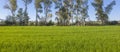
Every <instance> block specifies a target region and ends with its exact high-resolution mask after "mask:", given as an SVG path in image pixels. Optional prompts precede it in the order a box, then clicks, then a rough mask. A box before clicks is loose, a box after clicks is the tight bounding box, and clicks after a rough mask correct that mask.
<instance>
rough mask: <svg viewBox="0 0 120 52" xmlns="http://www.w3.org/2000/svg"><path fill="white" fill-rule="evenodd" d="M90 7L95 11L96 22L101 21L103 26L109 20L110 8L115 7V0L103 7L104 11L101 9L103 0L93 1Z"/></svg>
mask: <svg viewBox="0 0 120 52" xmlns="http://www.w3.org/2000/svg"><path fill="white" fill-rule="evenodd" d="M92 5H93V6H94V8H95V10H96V11H97V13H96V16H97V20H98V21H101V23H102V25H105V24H106V23H107V22H108V19H109V17H108V14H109V13H110V12H111V10H112V7H113V6H114V5H115V0H113V1H112V2H111V3H110V4H109V5H108V6H107V7H105V9H104V8H103V0H94V2H93V3H92Z"/></svg>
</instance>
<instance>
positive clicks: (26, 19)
mask: <svg viewBox="0 0 120 52" xmlns="http://www.w3.org/2000/svg"><path fill="white" fill-rule="evenodd" d="M22 1H23V2H24V5H25V11H24V18H25V19H24V21H25V24H24V25H28V21H29V16H28V13H27V9H28V5H29V4H30V3H32V0H22Z"/></svg>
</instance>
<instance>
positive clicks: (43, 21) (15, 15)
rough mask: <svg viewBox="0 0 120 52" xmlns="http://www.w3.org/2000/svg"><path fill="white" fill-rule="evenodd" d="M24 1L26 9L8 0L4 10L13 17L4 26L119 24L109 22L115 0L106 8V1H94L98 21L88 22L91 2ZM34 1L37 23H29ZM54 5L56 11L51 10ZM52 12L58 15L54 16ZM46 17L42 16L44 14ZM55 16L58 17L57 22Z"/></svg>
mask: <svg viewBox="0 0 120 52" xmlns="http://www.w3.org/2000/svg"><path fill="white" fill-rule="evenodd" d="M21 1H23V4H24V8H25V9H23V8H18V7H19V5H17V3H18V2H17V0H8V2H9V3H7V4H6V5H5V6H4V8H5V9H8V10H9V11H11V14H12V15H8V16H7V17H6V20H4V21H3V22H1V23H2V24H4V25H19V26H28V25H36V26H40V25H47V26H49V25H60V26H69V25H81V26H85V25H94V24H97V25H107V24H111V23H114V24H116V23H118V22H117V21H112V22H109V14H110V12H111V11H112V9H113V6H115V4H116V2H115V0H113V1H112V2H110V3H109V4H108V5H107V6H106V7H103V6H104V5H103V2H104V0H94V2H92V3H91V5H92V6H93V7H94V8H95V11H96V14H95V15H96V19H97V21H95V22H94V21H86V19H88V18H89V15H88V8H89V5H88V1H89V0H21ZM33 1H34V6H35V10H36V16H35V19H36V20H35V21H29V19H30V16H28V8H29V7H28V6H29V4H31V3H32V2H33ZM53 4H54V6H55V7H54V8H55V10H53V9H51V8H52V6H53ZM92 10H94V9H92ZM52 11H55V12H56V13H55V14H53V12H52ZM43 13H44V15H45V16H42V15H41V14H43ZM53 15H56V17H55V20H54V21H52V20H50V19H52V18H53Z"/></svg>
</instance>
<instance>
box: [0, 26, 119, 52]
mask: <svg viewBox="0 0 120 52" xmlns="http://www.w3.org/2000/svg"><path fill="white" fill-rule="evenodd" d="M119 51H120V26H85V27H80V26H68V27H64V26H48V27H47V26H37V27H36V26H25V27H24V26H1V27H0V52H119Z"/></svg>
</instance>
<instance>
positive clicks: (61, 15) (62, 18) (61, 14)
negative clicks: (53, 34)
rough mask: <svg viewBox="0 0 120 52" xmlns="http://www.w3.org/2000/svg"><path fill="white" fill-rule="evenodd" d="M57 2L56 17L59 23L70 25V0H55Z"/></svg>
mask: <svg viewBox="0 0 120 52" xmlns="http://www.w3.org/2000/svg"><path fill="white" fill-rule="evenodd" d="M53 1H54V3H55V9H57V10H58V11H57V12H56V15H57V16H58V17H57V18H56V19H57V20H58V23H59V25H69V22H70V15H71V14H70V6H69V5H70V0H53Z"/></svg>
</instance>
